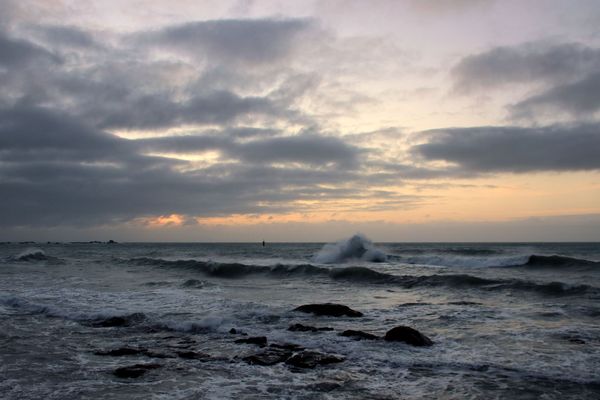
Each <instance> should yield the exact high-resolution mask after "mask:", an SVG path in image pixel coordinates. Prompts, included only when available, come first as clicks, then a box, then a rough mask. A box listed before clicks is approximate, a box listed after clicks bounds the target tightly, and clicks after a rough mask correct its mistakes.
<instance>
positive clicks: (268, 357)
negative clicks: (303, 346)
mask: <svg viewBox="0 0 600 400" xmlns="http://www.w3.org/2000/svg"><path fill="white" fill-rule="evenodd" d="M291 355H292V352H291V351H288V350H283V349H275V348H269V349H268V350H266V351H263V352H262V353H257V354H252V355H250V356H247V357H244V358H243V359H242V360H244V361H246V362H247V363H248V364H252V365H265V366H268V365H275V364H278V363H281V362H284V361H285V360H287V359H288V358H290V356H291Z"/></svg>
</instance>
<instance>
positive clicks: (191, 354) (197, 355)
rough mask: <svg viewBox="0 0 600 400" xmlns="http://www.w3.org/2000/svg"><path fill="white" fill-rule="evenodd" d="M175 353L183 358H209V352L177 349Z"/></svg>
mask: <svg viewBox="0 0 600 400" xmlns="http://www.w3.org/2000/svg"><path fill="white" fill-rule="evenodd" d="M177 355H178V356H179V357H180V358H185V359H186V360H207V359H209V358H210V354H206V353H201V352H197V351H178V352H177Z"/></svg>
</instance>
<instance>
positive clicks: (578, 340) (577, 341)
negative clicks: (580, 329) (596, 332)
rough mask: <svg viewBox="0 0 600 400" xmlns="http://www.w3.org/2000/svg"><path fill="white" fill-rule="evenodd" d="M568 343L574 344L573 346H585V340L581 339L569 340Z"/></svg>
mask: <svg viewBox="0 0 600 400" xmlns="http://www.w3.org/2000/svg"><path fill="white" fill-rule="evenodd" d="M569 342H571V343H575V344H585V340H583V339H581V338H577V337H574V338H569Z"/></svg>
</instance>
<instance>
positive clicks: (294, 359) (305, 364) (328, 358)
mask: <svg viewBox="0 0 600 400" xmlns="http://www.w3.org/2000/svg"><path fill="white" fill-rule="evenodd" d="M344 360H345V358H344V357H342V356H338V355H335V354H325V353H319V352H318V351H308V350H305V351H302V352H300V353H296V354H294V355H293V356H291V357H290V358H288V359H287V360H286V361H285V363H286V364H288V365H291V366H294V367H298V368H315V367H316V366H317V365H327V364H333V363H340V362H342V361H344Z"/></svg>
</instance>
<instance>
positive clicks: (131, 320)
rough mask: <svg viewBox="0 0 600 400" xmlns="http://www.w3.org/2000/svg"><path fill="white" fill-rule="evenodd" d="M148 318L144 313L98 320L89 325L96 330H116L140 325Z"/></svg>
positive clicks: (90, 322)
mask: <svg viewBox="0 0 600 400" xmlns="http://www.w3.org/2000/svg"><path fill="white" fill-rule="evenodd" d="M144 319H146V316H145V315H144V314H143V313H133V314H130V315H125V316H122V317H121V316H119V317H110V318H98V319H94V320H92V321H89V325H90V326H93V327H96V328H114V327H127V326H131V325H135V324H139V323H140V322H142V321H144Z"/></svg>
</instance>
